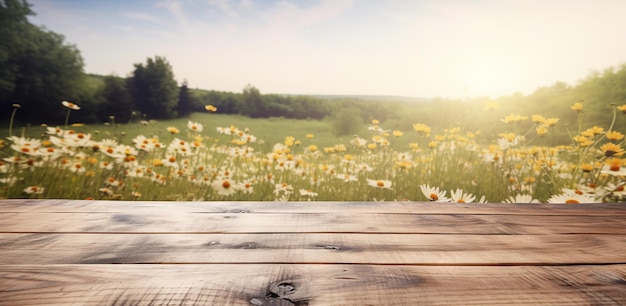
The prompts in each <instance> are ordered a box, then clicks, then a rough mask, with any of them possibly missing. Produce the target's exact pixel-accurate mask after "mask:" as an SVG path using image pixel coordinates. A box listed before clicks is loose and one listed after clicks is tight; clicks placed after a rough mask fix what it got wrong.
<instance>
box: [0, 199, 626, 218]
mask: <svg viewBox="0 0 626 306" xmlns="http://www.w3.org/2000/svg"><path fill="white" fill-rule="evenodd" d="M146 209H149V210H151V211H157V212H158V211H171V210H176V211H178V212H204V213H228V212H242V213H302V214H305V213H312V214H319V213H335V212H344V213H379V214H397V213H401V214H422V215H423V214H473V215H494V214H495V215H520V214H521V215H585V216H607V215H608V216H617V215H622V216H626V205H625V204H581V205H558V204H502V203H498V204H496V203H492V204H476V203H470V204H461V203H431V202H289V203H281V202H236V201H233V202H168V201H91V200H33V199H8V200H0V213H20V212H22V213H34V212H118V213H121V212H126V213H132V212H135V211H145V210H146Z"/></svg>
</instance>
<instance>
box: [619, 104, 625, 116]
mask: <svg viewBox="0 0 626 306" xmlns="http://www.w3.org/2000/svg"><path fill="white" fill-rule="evenodd" d="M617 110H619V111H622V113H624V114H626V104H622V105H620V106H618V107H617Z"/></svg>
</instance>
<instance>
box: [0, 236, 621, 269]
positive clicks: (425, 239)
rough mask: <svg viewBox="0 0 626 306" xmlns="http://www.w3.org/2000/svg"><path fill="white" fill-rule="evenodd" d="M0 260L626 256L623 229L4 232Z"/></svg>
mask: <svg viewBox="0 0 626 306" xmlns="http://www.w3.org/2000/svg"><path fill="white" fill-rule="evenodd" d="M0 241H1V242H0V264H4V265H6V264H71V263H80V264H105V263H108V264H146V263H181V264H187V263H344V264H363V263H367V264H411V265H572V264H602V263H606V262H611V263H624V264H626V256H624V253H623V250H626V237H624V236H618V235H585V236H574V235H419V234H380V235H371V234H341V233H336V234H280V233H279V234H230V235H219V234H194V235H187V234H143V235H137V234H47V235H43V234H0Z"/></svg>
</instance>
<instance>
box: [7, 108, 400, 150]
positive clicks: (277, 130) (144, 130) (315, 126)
mask: <svg viewBox="0 0 626 306" xmlns="http://www.w3.org/2000/svg"><path fill="white" fill-rule="evenodd" d="M72 115H73V116H76V115H78V113H76V114H74V113H73V114H72ZM189 121H193V122H198V123H201V124H202V125H203V126H204V130H205V131H208V130H211V132H215V129H216V128H217V127H229V126H231V125H234V126H236V127H237V128H239V129H240V130H244V129H246V128H248V129H249V130H250V133H251V134H253V135H255V136H256V137H257V138H258V140H259V144H258V146H259V149H262V150H264V151H268V150H271V148H272V146H273V145H274V144H276V143H282V142H284V140H285V137H287V136H293V137H295V138H296V140H300V141H301V142H302V145H303V146H307V145H309V144H310V143H314V144H316V145H317V146H318V147H319V148H320V149H323V148H324V147H331V146H334V145H336V144H339V143H344V144H345V143H347V142H349V141H350V139H351V138H352V135H349V136H336V135H334V134H333V133H332V131H331V122H330V121H328V120H312V119H288V118H249V117H245V116H241V115H227V114H207V113H193V114H192V115H191V116H190V117H185V118H178V119H170V120H152V121H150V124H148V125H142V124H140V123H139V121H133V122H129V123H117V122H116V123H114V124H110V123H107V124H86V125H83V126H75V127H68V128H70V129H74V130H75V131H77V132H82V133H90V134H93V135H94V136H97V137H98V138H115V139H116V140H118V141H120V142H121V143H124V144H128V145H131V144H132V139H133V138H134V137H135V136H137V135H145V136H158V137H159V138H161V139H168V138H169V137H170V136H171V135H170V133H168V131H167V127H170V126H171V127H176V128H178V129H179V130H180V131H181V132H184V131H186V130H187V122H189ZM70 122H80V119H75V118H74V117H70ZM363 126H364V127H365V126H366V125H365V123H364V124H363ZM61 127H62V126H61ZM405 132H408V131H405ZM13 134H14V135H17V136H25V137H31V138H40V137H42V136H43V135H44V134H45V127H41V126H32V125H29V126H14V127H13ZM307 134H313V135H314V138H313V139H307V138H306V135H307ZM0 135H9V128H8V124H7V126H3V127H0ZM368 135H369V133H367V131H366V130H365V129H363V131H362V132H361V133H359V136H361V137H367V136H368ZM403 140H404V139H401V140H400V141H399V142H394V143H393V144H392V145H393V148H394V149H397V150H406V149H407V148H408V147H407V146H408V145H407V143H408V141H403Z"/></svg>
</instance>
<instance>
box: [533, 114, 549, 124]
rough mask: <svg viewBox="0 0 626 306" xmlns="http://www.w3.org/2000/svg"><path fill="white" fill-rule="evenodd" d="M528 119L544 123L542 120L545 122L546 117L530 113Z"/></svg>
mask: <svg viewBox="0 0 626 306" xmlns="http://www.w3.org/2000/svg"><path fill="white" fill-rule="evenodd" d="M530 120H531V121H532V122H535V123H544V122H546V118H545V117H544V116H542V115H532V116H531V119H530Z"/></svg>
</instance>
